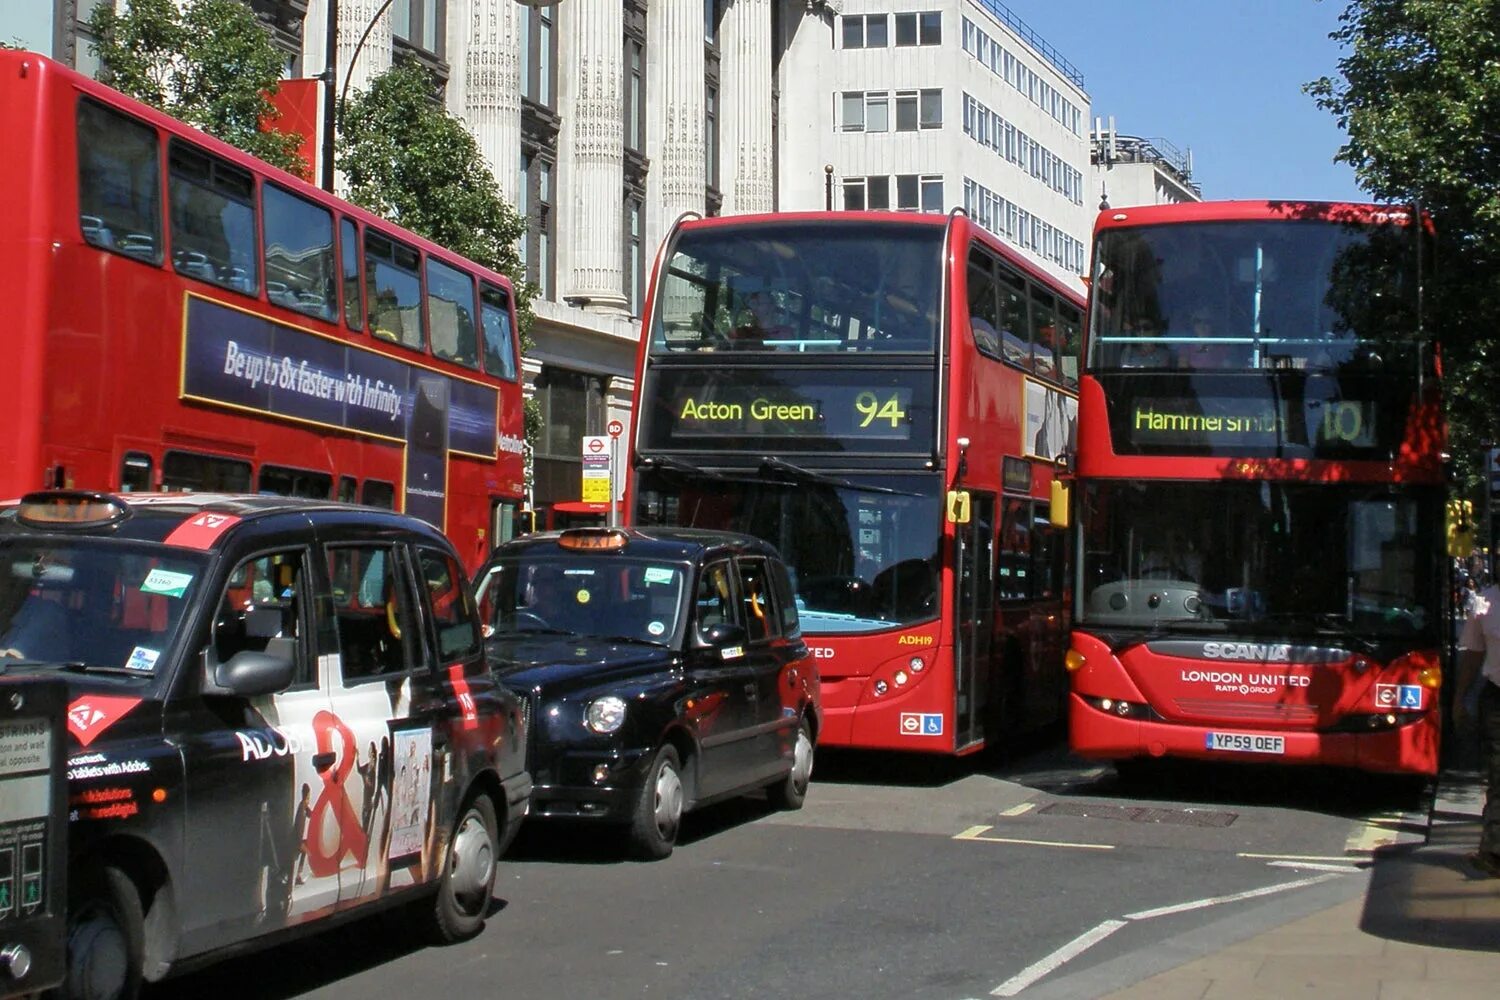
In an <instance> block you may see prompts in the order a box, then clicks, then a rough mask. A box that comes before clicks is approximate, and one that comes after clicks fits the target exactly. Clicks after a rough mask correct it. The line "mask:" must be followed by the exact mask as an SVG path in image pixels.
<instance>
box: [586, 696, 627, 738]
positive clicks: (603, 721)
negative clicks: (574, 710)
mask: <svg viewBox="0 0 1500 1000" xmlns="http://www.w3.org/2000/svg"><path fill="white" fill-rule="evenodd" d="M583 724H584V725H585V726H587V727H588V728H589V730H590V731H591V732H595V733H612V732H614V731H615V730H617V729H619V728H620V727H621V726H623V725H624V724H625V702H624V700H623V699H620V698H616V697H615V696H614V695H612V694H610V695H605V696H604V697H603V698H595V699H594V700H593V701H591V702H589V707H588V708H586V709H584V712H583Z"/></svg>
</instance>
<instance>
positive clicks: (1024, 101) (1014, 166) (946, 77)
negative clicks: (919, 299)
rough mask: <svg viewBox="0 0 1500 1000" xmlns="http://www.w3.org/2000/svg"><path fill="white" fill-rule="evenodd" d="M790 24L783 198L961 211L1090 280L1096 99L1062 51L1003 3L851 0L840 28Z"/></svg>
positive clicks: (1037, 258)
mask: <svg viewBox="0 0 1500 1000" xmlns="http://www.w3.org/2000/svg"><path fill="white" fill-rule="evenodd" d="M793 6H800V5H793ZM788 26H789V28H790V30H789V31H788V34H787V38H786V43H787V47H786V54H785V56H784V57H783V59H782V63H781V67H780V78H781V79H782V80H783V81H785V80H794V81H796V86H797V100H795V101H784V102H782V103H783V108H784V111H783V113H782V115H781V121H780V130H779V139H780V148H781V150H782V153H781V182H782V183H781V190H780V195H781V199H780V200H781V207H782V208H784V209H821V208H824V207H825V206H828V207H833V208H836V209H837V208H873V209H893V210H899V211H923V212H947V211H949V210H951V209H953V208H955V207H960V208H963V209H965V210H966V211H967V212H968V213H969V214H970V216H972V217H973V218H974V219H976V220H977V221H978V222H979V223H980V224H981V225H982V226H984V227H985V228H987V229H989V230H990V231H991V232H993V233H995V234H996V235H998V236H999V237H1001V239H1003V240H1004V241H1005V242H1006V243H1008V244H1009V245H1010V246H1012V247H1014V248H1016V249H1017V250H1019V251H1020V252H1021V254H1022V255H1023V256H1025V257H1026V258H1027V259H1029V260H1030V261H1031V262H1032V263H1034V264H1036V265H1037V266H1038V267H1040V268H1042V269H1043V270H1045V271H1047V272H1048V273H1050V274H1052V275H1053V276H1055V277H1057V278H1058V279H1060V280H1062V281H1065V282H1068V283H1070V284H1071V285H1072V286H1073V287H1074V288H1076V289H1079V290H1081V289H1082V284H1081V282H1080V280H1079V276H1080V275H1081V274H1082V273H1083V270H1084V267H1085V264H1084V261H1085V258H1086V257H1087V244H1088V240H1089V233H1090V231H1091V229H1092V224H1093V217H1094V213H1095V210H1096V209H1095V201H1096V199H1090V198H1089V197H1088V192H1087V189H1086V188H1087V181H1088V177H1089V136H1088V122H1089V96H1088V93H1087V92H1086V91H1085V90H1084V87H1083V76H1082V74H1081V73H1079V72H1078V70H1077V69H1076V68H1075V67H1074V66H1073V65H1072V64H1071V63H1069V62H1068V61H1067V60H1066V59H1065V58H1064V57H1063V56H1062V55H1061V54H1060V53H1058V52H1057V51H1056V50H1054V49H1053V48H1052V47H1051V46H1050V45H1048V44H1047V42H1046V41H1045V40H1044V39H1042V38H1040V37H1038V36H1037V35H1036V34H1035V32H1033V31H1032V30H1031V29H1030V28H1028V27H1027V26H1026V24H1025V23H1024V22H1023V21H1021V20H1020V18H1018V17H1017V16H1016V15H1015V13H1013V12H1012V11H1011V10H1010V9H1009V8H1007V7H1006V6H1005V5H1004V4H1001V3H999V2H998V0H844V2H843V4H842V7H841V11H840V13H839V16H838V18H837V24H836V25H835V30H834V31H833V32H832V33H831V34H829V33H828V32H827V31H826V30H825V31H818V30H804V29H803V27H802V26H801V25H800V24H798V23H797V21H796V19H795V15H793V14H789V20H788ZM829 168H831V170H830V169H829Z"/></svg>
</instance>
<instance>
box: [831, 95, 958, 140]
mask: <svg viewBox="0 0 1500 1000" xmlns="http://www.w3.org/2000/svg"><path fill="white" fill-rule="evenodd" d="M934 93H939V94H940V93H941V92H940V91H934ZM940 113H941V112H940ZM839 128H840V130H841V131H844V132H889V131H890V128H891V94H890V91H888V90H871V91H858V90H850V91H844V92H843V93H842V94H840V95H839Z"/></svg>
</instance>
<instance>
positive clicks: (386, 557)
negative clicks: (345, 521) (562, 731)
mask: <svg viewBox="0 0 1500 1000" xmlns="http://www.w3.org/2000/svg"><path fill="white" fill-rule="evenodd" d="M324 566H325V567H326V568H327V572H328V579H329V584H330V592H331V594H332V596H333V619H334V621H333V627H334V631H335V632H336V634H337V641H336V643H335V647H334V648H335V649H336V650H337V652H336V654H335V655H334V656H333V657H332V658H331V659H332V664H331V669H330V671H329V675H330V691H329V700H330V702H331V704H332V713H331V717H330V718H329V719H328V720H327V722H326V724H325V725H324V726H323V728H322V729H321V730H320V732H319V740H320V743H319V746H320V749H323V750H324V751H325V752H331V753H333V754H334V755H335V757H334V761H333V763H332V765H331V767H330V770H329V781H330V782H331V783H332V785H333V786H334V787H335V788H336V789H337V808H336V809H335V810H333V811H331V812H330V813H329V814H328V815H327V816H326V817H325V819H324V823H323V825H322V827H321V828H320V829H319V830H318V831H317V834H318V837H319V838H320V839H319V846H318V848H317V853H318V857H319V861H320V863H321V864H322V865H323V866H324V867H325V869H327V870H329V871H331V872H333V873H334V874H335V875H336V876H337V881H338V901H339V906H340V907H341V908H342V907H349V906H354V905H358V904H360V903H362V902H367V901H370V900H373V899H376V898H378V897H380V896H382V895H384V894H385V893H387V892H390V891H395V890H399V889H402V888H406V887H408V886H412V885H415V884H418V883H419V882H423V881H425V880H426V879H427V878H428V877H429V866H428V864H427V862H428V850H429V847H430V842H431V836H432V824H433V820H434V816H433V798H434V797H433V793H432V789H433V783H434V781H435V780H436V776H435V775H434V769H433V759H434V750H435V747H434V744H433V725H432V723H433V718H432V716H433V710H432V705H431V700H430V698H429V697H428V695H429V693H430V691H431V688H432V675H433V673H434V670H435V665H434V663H433V661H432V658H431V655H430V651H429V650H428V648H427V644H426V643H425V642H424V641H423V635H422V618H421V615H420V613H419V612H418V602H417V598H416V581H415V578H414V576H413V572H412V565H411V557H410V553H409V550H408V549H407V547H406V546H405V545H404V544H398V543H392V542H384V541H382V542H368V541H358V542H355V541H350V542H342V541H336V540H333V539H330V540H329V541H328V542H326V543H325V545H324Z"/></svg>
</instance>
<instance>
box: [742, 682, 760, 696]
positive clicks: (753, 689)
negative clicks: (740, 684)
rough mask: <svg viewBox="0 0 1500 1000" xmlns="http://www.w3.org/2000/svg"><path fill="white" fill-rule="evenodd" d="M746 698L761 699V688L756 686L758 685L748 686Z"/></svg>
mask: <svg viewBox="0 0 1500 1000" xmlns="http://www.w3.org/2000/svg"><path fill="white" fill-rule="evenodd" d="M745 696H746V697H748V698H759V697H760V686H759V685H756V684H746V685H745Z"/></svg>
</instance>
